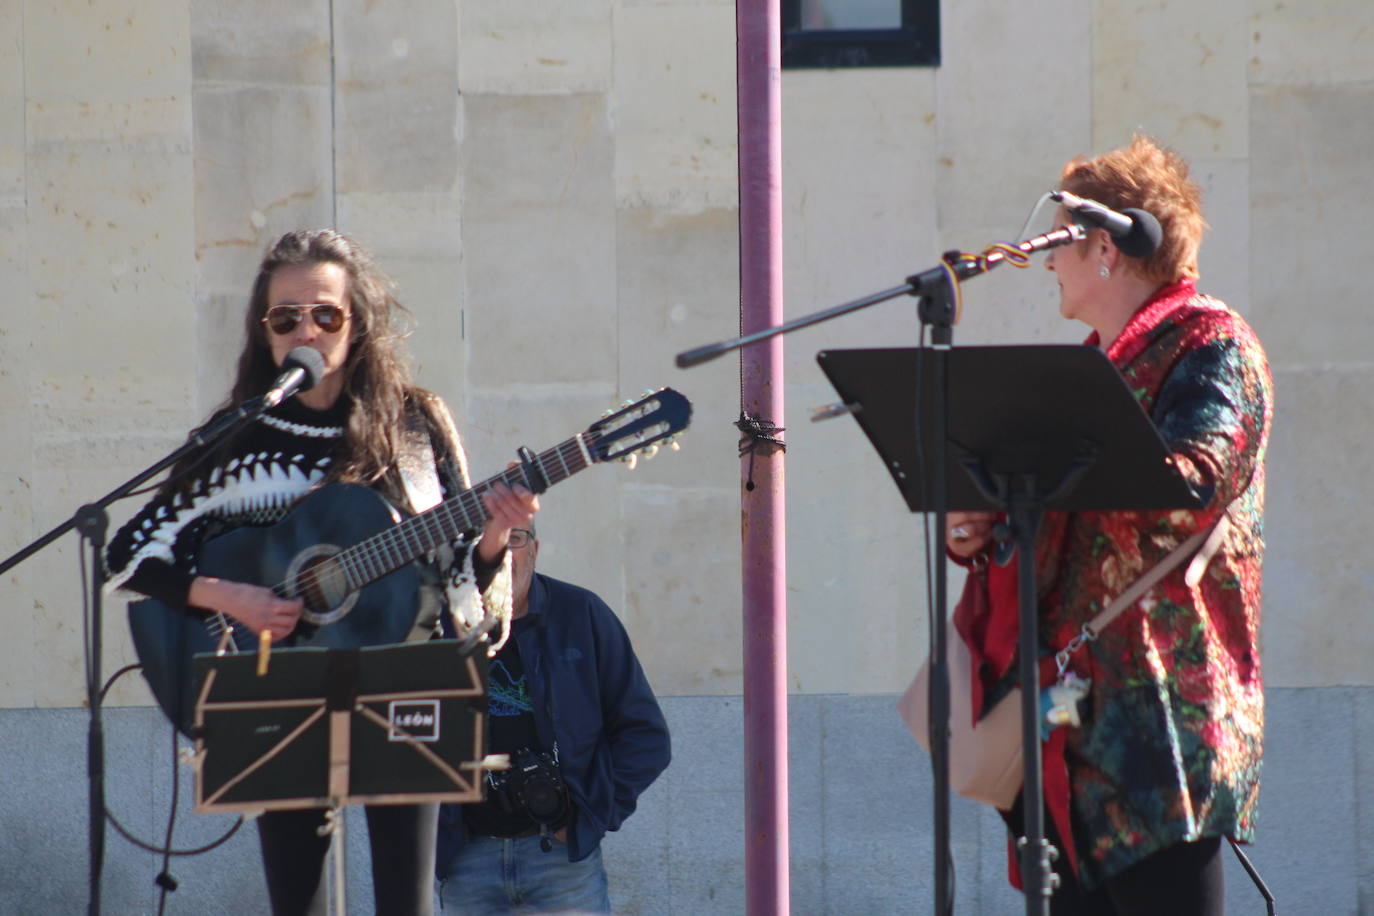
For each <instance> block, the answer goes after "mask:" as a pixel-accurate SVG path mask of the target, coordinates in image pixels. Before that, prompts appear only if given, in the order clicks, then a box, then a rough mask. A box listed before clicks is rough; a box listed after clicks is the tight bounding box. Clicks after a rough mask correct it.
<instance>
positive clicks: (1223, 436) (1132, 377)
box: [947, 135, 1273, 916]
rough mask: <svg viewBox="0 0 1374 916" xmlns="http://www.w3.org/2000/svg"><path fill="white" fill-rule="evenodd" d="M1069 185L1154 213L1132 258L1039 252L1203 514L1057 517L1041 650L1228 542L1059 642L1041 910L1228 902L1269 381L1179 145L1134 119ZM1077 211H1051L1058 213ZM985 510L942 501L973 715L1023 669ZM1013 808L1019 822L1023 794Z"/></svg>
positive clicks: (1210, 906)
mask: <svg viewBox="0 0 1374 916" xmlns="http://www.w3.org/2000/svg"><path fill="white" fill-rule="evenodd" d="M1061 188H1063V189H1064V190H1066V191H1069V192H1071V193H1072V194H1075V195H1077V196H1079V197H1084V198H1090V199H1092V200H1096V201H1098V202H1100V203H1102V204H1105V205H1106V206H1108V207H1111V208H1113V209H1115V210H1118V211H1121V210H1125V209H1129V208H1138V209H1141V210H1144V211H1146V212H1148V213H1150V214H1153V215H1154V216H1155V217H1156V218H1157V219H1158V220H1159V223H1160V227H1161V235H1162V238H1161V242H1160V245H1159V246H1158V248H1157V249H1156V250H1155V251H1154V252H1152V253H1150V254H1149V255H1148V256H1145V257H1130V256H1127V255H1125V254H1123V253H1122V252H1121V251H1120V250H1119V249H1118V248H1117V247H1116V245H1115V244H1114V242H1113V240H1112V238H1111V237H1110V236H1109V235H1108V234H1107V232H1106V231H1104V230H1103V229H1100V228H1091V227H1085V228H1086V229H1087V238H1086V239H1085V240H1084V241H1082V242H1080V243H1078V244H1076V245H1074V246H1073V247H1071V248H1061V249H1058V250H1056V251H1054V252H1052V253H1051V255H1050V257H1049V259H1048V261H1047V262H1046V267H1048V268H1049V269H1050V270H1051V271H1053V272H1054V273H1055V275H1056V277H1057V279H1058V282H1059V290H1060V298H1059V310H1060V314H1062V315H1063V316H1064V317H1065V318H1069V319H1073V320H1076V321H1081V322H1083V323H1085V324H1087V325H1088V326H1089V327H1091V328H1092V334H1091V335H1090V336H1089V337H1088V340H1087V341H1086V343H1087V345H1089V346H1096V347H1100V348H1102V349H1103V350H1105V351H1106V354H1107V356H1108V358H1109V359H1110V360H1111V361H1112V362H1113V363H1114V364H1115V365H1116V367H1117V368H1118V369H1119V370H1120V371H1121V373H1122V375H1123V376H1124V377H1125V379H1126V380H1127V382H1128V383H1129V386H1130V388H1131V390H1132V391H1133V392H1134V393H1135V395H1136V397H1137V398H1138V400H1139V401H1140V403H1141V405H1142V406H1143V407H1144V408H1145V410H1146V412H1147V413H1148V414H1149V415H1150V416H1151V418H1152V419H1153V421H1154V423H1155V425H1156V426H1157V427H1158V429H1159V431H1160V433H1161V435H1162V437H1163V438H1164V440H1165V442H1166V443H1168V446H1169V449H1170V451H1171V453H1172V457H1173V461H1174V464H1175V466H1176V467H1177V469H1178V470H1179V472H1180V473H1182V475H1183V476H1184V478H1185V480H1186V481H1187V483H1188V484H1189V486H1190V487H1191V488H1192V490H1193V492H1194V493H1195V494H1196V495H1197V496H1198V497H1199V498H1200V499H1201V501H1202V508H1200V509H1196V510H1174V511H1148V512H1146V511H1142V512H1075V513H1049V514H1047V516H1046V519H1045V523H1044V524H1043V525H1042V527H1041V530H1040V532H1039V533H1038V536H1037V543H1036V559H1035V569H1036V587H1037V592H1038V613H1039V621H1040V639H1041V645H1042V651H1043V652H1045V653H1049V654H1053V653H1054V652H1057V651H1059V650H1060V649H1063V648H1064V647H1066V646H1067V645H1068V644H1069V642H1070V641H1071V640H1072V639H1073V638H1074V637H1075V636H1077V635H1078V634H1079V633H1080V631H1081V630H1082V628H1083V625H1084V624H1085V623H1087V622H1088V621H1090V620H1092V619H1093V617H1094V616H1096V615H1097V614H1098V613H1099V612H1101V611H1102V610H1103V609H1104V608H1105V607H1107V606H1108V605H1109V604H1110V603H1111V602H1112V600H1113V599H1114V598H1115V597H1116V596H1118V595H1120V594H1121V593H1122V592H1124V591H1125V590H1126V589H1128V588H1129V587H1130V586H1131V584H1132V583H1133V582H1135V581H1136V580H1138V579H1140V578H1141V577H1142V576H1143V575H1144V574H1145V573H1146V572H1148V571H1149V570H1150V569H1151V568H1152V567H1154V566H1155V565H1156V564H1158V563H1159V562H1160V561H1161V560H1162V559H1163V558H1164V557H1165V556H1166V555H1168V554H1169V553H1170V552H1171V551H1172V550H1173V549H1174V548H1175V547H1177V546H1178V545H1180V544H1181V543H1183V542H1184V541H1186V540H1188V539H1189V538H1190V537H1191V536H1193V535H1194V534H1196V533H1198V532H1202V531H1207V530H1209V529H1212V528H1213V526H1217V530H1220V531H1221V532H1223V534H1224V536H1223V537H1222V538H1221V541H1220V546H1219V548H1218V549H1217V550H1216V552H1215V554H1214V555H1212V557H1211V559H1210V561H1209V562H1208V563H1207V565H1206V567H1205V570H1204V571H1203V574H1202V576H1201V579H1200V580H1197V581H1193V580H1191V579H1190V578H1188V577H1187V576H1186V575H1185V567H1187V566H1188V565H1189V564H1187V563H1183V564H1179V566H1178V567H1176V568H1174V569H1173V570H1172V571H1171V572H1169V573H1168V574H1167V575H1166V576H1165V577H1164V578H1163V579H1162V580H1161V581H1160V582H1159V583H1158V584H1157V585H1155V586H1154V587H1153V588H1151V589H1149V590H1147V591H1146V592H1145V594H1144V595H1143V596H1142V597H1141V598H1140V599H1139V600H1138V601H1136V602H1135V603H1134V604H1132V605H1131V606H1129V607H1128V608H1127V609H1126V610H1125V611H1124V612H1123V613H1122V614H1121V615H1120V616H1118V617H1117V618H1115V620H1114V621H1112V622H1111V623H1110V624H1109V625H1107V626H1106V627H1105V628H1104V629H1102V631H1101V632H1100V633H1099V635H1098V637H1097V638H1096V639H1094V640H1090V641H1087V642H1086V643H1085V644H1084V645H1083V646H1082V647H1081V648H1079V649H1078V650H1077V651H1075V652H1073V653H1072V655H1071V656H1070V659H1069V670H1070V671H1071V672H1072V673H1073V674H1074V675H1075V676H1076V677H1078V678H1080V679H1082V680H1083V681H1085V682H1088V683H1089V686H1088V688H1087V693H1086V696H1085V697H1084V698H1083V700H1082V701H1081V702H1080V703H1079V707H1078V714H1079V723H1078V724H1077V725H1064V726H1060V727H1057V728H1054V729H1053V730H1052V731H1051V732H1050V737H1049V740H1048V741H1046V742H1045V745H1044V753H1045V773H1044V795H1045V804H1046V809H1047V814H1048V816H1047V817H1046V819H1045V823H1046V826H1047V832H1048V833H1050V834H1051V835H1052V836H1051V841H1052V842H1054V844H1055V845H1056V846H1058V847H1059V849H1060V850H1061V852H1062V853H1064V855H1062V856H1061V858H1060V861H1059V866H1058V869H1059V871H1060V877H1061V881H1062V885H1061V887H1060V888H1059V890H1058V891H1056V893H1055V894H1054V896H1053V898H1052V899H1051V912H1052V913H1054V914H1057V916H1058V914H1104V916H1106V914H1113V916H1119V914H1136V913H1140V914H1145V913H1151V914H1156V913H1165V912H1167V913H1171V914H1185V913H1187V914H1202V916H1220V914H1221V913H1222V912H1223V910H1224V903H1223V896H1224V894H1223V884H1222V860H1221V858H1220V854H1219V853H1220V846H1221V840H1222V838H1223V837H1227V836H1229V837H1232V838H1234V839H1236V840H1238V841H1248V840H1250V839H1252V837H1253V834H1254V816H1255V805H1256V800H1257V798H1258V795H1259V771H1260V757H1261V751H1262V745H1263V726H1264V702H1263V691H1262V687H1261V682H1260V660H1259V617H1260V559H1261V554H1262V551H1263V535H1262V516H1263V508H1264V456H1265V450H1266V444H1267V442H1268V437H1269V428H1270V423H1271V420H1272V415H1273V387H1272V386H1273V383H1272V379H1271V377H1270V373H1269V367H1268V362H1267V360H1266V357H1265V354H1264V350H1263V348H1262V347H1261V346H1260V342H1259V340H1258V339H1257V338H1256V336H1255V334H1254V332H1253V331H1252V330H1251V329H1250V327H1249V326H1248V325H1247V324H1246V323H1245V321H1244V320H1243V319H1242V318H1241V317H1240V315H1238V314H1236V312H1234V311H1232V310H1231V309H1230V308H1228V307H1227V306H1226V305H1225V304H1224V303H1222V302H1220V301H1219V300H1217V299H1215V298H1212V297H1211V296H1207V295H1205V294H1203V293H1201V292H1199V291H1198V289H1197V286H1196V281H1197V277H1198V268H1197V254H1198V248H1199V245H1200V244H1201V240H1202V233H1203V231H1204V229H1205V228H1206V223H1205V222H1204V220H1203V217H1202V208H1201V194H1200V192H1199V190H1198V188H1197V186H1196V185H1195V184H1194V183H1193V181H1192V180H1191V179H1190V178H1189V176H1188V166H1187V164H1186V163H1185V162H1184V161H1183V160H1182V159H1181V158H1180V157H1179V156H1178V155H1177V154H1175V153H1174V152H1172V151H1171V150H1168V149H1165V148H1162V147H1161V146H1159V145H1158V144H1157V143H1155V142H1154V141H1153V140H1151V139H1150V138H1148V137H1144V136H1140V135H1137V136H1136V137H1134V138H1133V139H1132V141H1131V143H1130V144H1129V145H1127V146H1125V147H1123V148H1121V149H1117V150H1113V151H1112V152H1109V153H1106V154H1104V155H1101V156H1097V157H1095V158H1078V159H1074V160H1073V161H1071V162H1069V163H1068V164H1067V165H1066V166H1065V167H1064V171H1063V176H1062V182H1061ZM1073 218H1074V217H1073V214H1072V213H1070V212H1066V211H1064V210H1062V209H1061V211H1060V213H1059V222H1060V223H1061V224H1064V223H1067V222H1069V221H1071V220H1072V219H1073ZM995 521H996V519H995V518H994V517H993V516H991V515H989V514H986V513H951V514H950V517H949V525H948V531H947V545H948V548H949V550H950V552H951V554H952V555H953V556H954V557H955V558H956V559H957V560H960V561H962V562H965V563H969V564H971V566H972V567H973V570H972V571H971V572H970V580H971V584H970V586H969V587H970V588H979V587H982V588H987V589H988V590H989V592H988V594H989V597H990V598H991V610H990V611H989V616H990V617H991V618H993V619H992V620H982V621H979V622H978V623H977V625H976V626H973V627H967V628H961V629H962V630H963V631H964V632H976V633H978V634H980V636H979V639H980V641H981V644H980V645H972V646H970V649H971V652H972V654H973V656H974V658H975V659H978V660H980V662H981V665H980V666H979V674H978V677H979V678H980V682H981V683H980V685H979V686H980V688H981V690H980V691H979V692H980V694H981V696H982V697H984V698H986V702H985V703H984V709H985V710H986V709H987V708H988V705H989V704H990V703H991V702H993V701H995V700H996V699H997V698H999V697H1000V696H1003V695H1005V693H1006V690H1007V688H1008V687H1009V686H1010V685H1011V683H1012V682H1014V680H1015V677H1016V658H1015V632H1016V624H1015V620H1016V606H1015V595H1016V591H1015V566H1014V563H1013V564H1010V565H1007V566H999V565H998V564H997V563H995V562H989V549H990V547H991V543H992V527H993V523H994V522H995ZM956 616H957V615H956ZM1050 667H1051V668H1052V667H1053V666H1052V665H1051V666H1050ZM955 689H959V685H955ZM1008 820H1009V822H1010V823H1011V824H1012V827H1013V829H1014V830H1016V829H1017V828H1018V827H1019V823H1020V802H1019V801H1018V802H1017V806H1016V809H1015V810H1013V811H1012V812H1009V816H1008ZM1013 867H1015V863H1014V862H1013Z"/></svg>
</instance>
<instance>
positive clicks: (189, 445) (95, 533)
mask: <svg viewBox="0 0 1374 916" xmlns="http://www.w3.org/2000/svg"><path fill="white" fill-rule="evenodd" d="M269 406H271V405H270V404H269V403H268V401H267V399H265V398H252V399H250V400H248V401H245V402H244V403H243V404H241V405H239V406H238V407H237V408H235V409H234V410H232V411H230V412H229V413H226V414H225V415H224V416H222V417H220V418H218V419H217V420H215V421H214V422H213V423H211V424H207V425H206V426H205V427H203V428H201V429H197V430H193V431H192V432H191V435H190V436H189V437H188V438H187V440H186V443H185V444H184V445H182V446H181V447H180V448H178V449H177V450H176V451H174V452H172V453H171V454H169V455H168V456H167V457H165V458H163V459H162V460H160V461H158V462H157V463H156V464H153V465H152V466H151V467H149V468H148V469H147V470H144V471H142V472H140V473H139V474H137V475H136V476H134V477H132V478H130V479H129V480H128V481H126V482H125V483H123V484H121V485H119V486H118V487H116V488H115V489H114V490H111V491H110V492H109V493H107V494H105V495H104V496H102V497H101V498H100V499H98V500H96V501H95V502H93V503H87V504H86V505H84V506H82V507H81V508H79V509H77V510H76V514H75V515H73V516H72V517H71V518H69V519H68V520H67V521H65V522H63V523H62V524H60V525H58V526H57V527H56V528H54V529H52V530H51V531H49V532H48V533H47V534H45V535H43V536H42V537H40V538H38V539H37V540H36V541H33V542H32V543H30V544H29V545H28V546H27V547H25V548H23V549H22V550H20V551H19V552H18V553H16V554H14V555H13V556H10V557H9V558H7V559H6V560H4V561H3V562H0V575H2V574H4V573H5V572H7V571H8V570H10V569H12V568H13V567H15V566H18V565H19V564H20V563H22V562H24V561H25V560H27V559H28V558H29V557H31V556H32V555H33V554H35V553H37V552H38V551H40V550H42V549H43V548H44V547H46V546H48V545H49V544H51V543H52V542H53V541H55V540H57V539H58V538H59V537H61V536H62V535H64V534H66V533H67V532H68V531H71V530H72V529H76V532H77V535H78V536H79V537H80V538H81V540H82V541H84V542H86V543H88V544H89V545H90V552H91V588H90V596H89V601H90V608H91V619H90V621H89V624H88V625H89V627H90V629H89V631H88V636H89V650H88V651H89V655H88V657H87V659H86V698H87V704H88V705H89V706H90V710H91V722H90V727H89V730H88V733H87V741H86V767H87V772H88V775H89V782H90V793H89V794H90V827H89V830H90V871H91V874H90V902H89V905H88V908H87V913H89V914H90V916H98V914H99V913H100V875H101V871H102V869H103V868H104V864H105V733H104V728H103V726H102V724H101V719H100V702H101V701H100V688H101V683H100V660H101V654H100V653H101V630H102V626H103V624H102V619H101V618H102V605H101V598H102V594H103V592H104V588H105V556H104V554H105V532H106V530H107V529H108V528H109V524H110V516H109V513H108V512H107V511H106V507H107V506H109V505H110V504H111V503H113V502H115V501H117V500H120V499H123V498H124V497H125V496H128V495H129V494H130V493H131V492H132V491H134V490H135V489H137V488H138V487H140V486H141V485H142V484H143V483H144V482H146V481H148V480H150V479H152V478H153V477H155V476H157V475H158V474H160V473H162V471H164V470H165V469H167V468H169V467H171V466H172V465H174V464H175V463H176V462H178V461H180V460H181V459H182V458H183V457H185V456H186V455H189V454H190V453H191V452H192V451H194V450H196V449H198V448H201V447H203V446H205V445H208V444H210V443H212V442H214V441H215V440H217V439H220V438H222V437H223V436H225V435H226V434H228V433H229V432H231V431H233V430H235V429H238V428H239V427H241V426H243V425H245V424H247V423H249V422H251V421H252V420H255V419H257V417H259V416H261V415H262V413H263V412H264V411H266V410H267V409H268V407H269Z"/></svg>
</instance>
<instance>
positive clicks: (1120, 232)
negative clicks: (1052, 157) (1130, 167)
mask: <svg viewBox="0 0 1374 916" xmlns="http://www.w3.org/2000/svg"><path fill="white" fill-rule="evenodd" d="M1050 197H1051V198H1053V199H1054V200H1057V201H1059V203H1060V204H1061V205H1062V206H1063V207H1064V209H1065V210H1068V211H1069V212H1070V213H1073V214H1075V215H1076V216H1078V217H1080V218H1082V220H1083V221H1084V222H1087V223H1091V224H1092V225H1094V226H1097V227H1099V228H1101V229H1105V230H1107V234H1108V235H1110V236H1111V237H1112V244H1114V245H1116V247H1117V248H1118V249H1120V251H1121V253H1122V254H1124V255H1129V256H1130V257H1133V258H1144V257H1148V256H1150V255H1152V254H1154V252H1155V250H1156V249H1157V248H1159V243H1160V241H1161V240H1162V239H1163V236H1164V233H1163V230H1162V229H1160V227H1159V220H1157V219H1155V218H1154V216H1153V215H1151V214H1149V213H1146V212H1145V211H1144V210H1139V209H1137V208H1135V207H1131V208H1129V209H1126V210H1122V211H1121V212H1120V213H1118V212H1117V211H1115V210H1113V209H1112V208H1111V207H1108V206H1106V205H1104V204H1100V203H1098V202H1097V201H1095V200H1088V199H1087V198H1084V197H1079V196H1078V195H1076V194H1071V193H1069V192H1068V191H1051V192H1050Z"/></svg>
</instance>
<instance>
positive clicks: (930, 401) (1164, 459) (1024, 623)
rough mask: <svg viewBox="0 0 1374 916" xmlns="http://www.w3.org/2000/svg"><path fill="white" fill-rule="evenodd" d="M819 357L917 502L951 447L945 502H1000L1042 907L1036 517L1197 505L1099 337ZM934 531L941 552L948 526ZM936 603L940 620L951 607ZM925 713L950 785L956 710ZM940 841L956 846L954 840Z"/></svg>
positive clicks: (1031, 884)
mask: <svg viewBox="0 0 1374 916" xmlns="http://www.w3.org/2000/svg"><path fill="white" fill-rule="evenodd" d="M816 359H817V362H818V363H819V364H820V366H821V369H822V370H824V372H825V373H826V375H827V376H828V377H829V379H830V381H831V384H833V385H834V387H835V390H836V391H837V392H839V394H840V397H841V398H842V399H843V401H844V405H845V408H846V409H847V411H848V412H850V413H853V415H854V417H855V419H856V420H857V421H858V423H859V426H860V427H861V428H862V429H863V431H864V433H865V434H866V435H867V436H868V438H869V441H871V442H872V443H873V446H874V448H875V449H876V450H877V452H878V454H879V456H880V457H881V458H882V459H883V463H884V465H885V466H886V467H887V470H888V473H889V474H890V475H891V476H892V479H893V482H894V483H896V484H897V488H898V489H899V490H900V491H901V493H902V497H903V498H904V499H905V501H906V504H907V506H908V508H910V509H911V511H913V512H927V511H934V510H935V508H936V503H937V502H939V500H938V499H937V494H936V493H935V492H934V489H935V484H934V482H933V480H932V477H931V469H932V468H933V466H934V465H935V464H936V457H937V455H938V454H939V450H941V449H943V450H944V453H945V455H946V456H947V459H948V462H949V466H951V467H956V466H957V467H961V468H962V469H963V471H962V472H953V473H951V474H950V475H949V476H948V478H947V483H946V491H947V493H946V496H947V498H948V501H947V502H946V503H944V508H946V509H952V510H966V511H970V510H993V511H1001V512H1004V513H1006V516H1007V521H1008V523H1009V525H1010V528H1011V537H1012V540H1013V541H1014V543H1015V544H1016V548H1017V549H1016V555H1017V587H1018V593H1019V595H1018V599H1019V600H1018V603H1019V620H1020V636H1019V644H1018V656H1019V661H1020V665H1019V669H1018V676H1019V680H1020V683H1021V688H1022V692H1021V700H1022V705H1021V715H1022V721H1021V724H1022V751H1023V754H1024V772H1025V783H1024V789H1023V793H1024V794H1023V805H1022V808H1023V812H1024V824H1023V827H1024V832H1025V836H1024V837H1023V838H1022V842H1021V844H1020V846H1021V873H1022V876H1023V884H1024V887H1025V892H1026V905H1027V912H1028V913H1029V914H1039V913H1043V912H1044V911H1045V908H1046V904H1047V901H1048V898H1049V896H1050V895H1051V894H1052V893H1053V882H1052V881H1051V880H1050V877H1049V876H1050V874H1051V869H1050V861H1051V856H1050V852H1049V848H1048V844H1047V843H1046V841H1045V831H1044V809H1043V796H1042V791H1041V749H1040V723H1039V718H1040V695H1039V694H1040V692H1039V657H1040V646H1039V632H1038V618H1037V608H1036V603H1035V594H1036V593H1035V562H1034V561H1035V549H1034V548H1035V537H1036V533H1037V532H1038V530H1039V527H1040V521H1041V519H1042V518H1043V516H1044V513H1045V512H1046V511H1047V510H1052V509H1053V510H1061V511H1082V510H1128V509H1173V508H1196V507H1198V506H1199V505H1200V501H1199V500H1198V498H1197V497H1196V496H1195V495H1194V494H1193V492H1192V491H1191V489H1189V487H1188V485H1187V483H1186V482H1185V481H1184V480H1183V478H1182V476H1181V475H1180V474H1179V473H1178V470H1177V469H1176V468H1175V467H1174V466H1173V463H1172V459H1171V458H1170V457H1169V449H1168V447H1167V446H1166V445H1165V443H1164V441H1163V439H1162V438H1161V437H1160V435H1159V432H1158V430H1157V429H1155V426H1154V424H1153V423H1152V422H1151V421H1150V418H1149V417H1148V416H1146V414H1145V412H1144V410H1143V409H1142V408H1141V406H1140V404H1139V402H1138V401H1137V400H1136V398H1135V395H1134V394H1132V393H1131V390H1130V388H1129V387H1128V386H1127V384H1126V381H1125V379H1123V378H1122V376H1121V374H1120V373H1119V372H1118V371H1117V369H1116V367H1115V366H1113V365H1112V363H1111V362H1110V361H1109V360H1108V359H1107V357H1106V355H1105V354H1104V353H1103V352H1102V351H1101V350H1098V349H1096V348H1094V347H1087V346H1057V345H1056V346H1021V347H1006V346H997V347H955V348H951V349H949V350H947V351H946V353H945V354H944V358H943V359H940V360H937V359H935V358H934V357H933V356H932V355H931V354H930V353H928V352H927V351H926V350H924V349H921V348H894V349H855V350H823V351H821V352H820V353H818V354H817V356H816ZM941 366H943V367H944V371H945V372H946V373H947V376H946V379H945V380H944V381H945V382H947V388H944V389H943V390H948V391H949V392H951V394H950V403H949V404H948V405H942V404H937V403H935V401H936V398H935V394H934V393H935V392H936V391H937V390H942V386H940V385H937V384H936V382H937V379H936V378H935V375H934V373H936V372H937V371H940V367H941ZM946 408H948V409H947V410H946ZM938 411H945V413H944V416H946V417H947V435H946V437H945V441H944V442H943V443H941V442H938V441H936V436H935V434H934V429H935V428H936V424H934V423H933V422H931V419H930V418H932V417H935V416H936V414H937V412H938ZM938 537H939V538H940V539H941V548H942V552H943V542H944V532H943V531H941V532H939V533H938ZM940 574H941V575H943V564H941V567H940ZM931 613H932V614H939V615H941V618H943V616H944V614H945V613H946V609H945V608H932V609H931ZM956 638H957V637H956ZM937 665H938V668H937ZM937 670H938V671H939V672H940V675H939V676H940V677H945V676H946V675H945V674H944V672H945V666H944V660H943V659H935V658H932V659H931V673H932V678H931V696H932V707H934V706H935V699H934V698H935V696H936V694H937V691H939V690H941V689H942V688H941V687H939V686H937V684H936V677H937V674H936V672H937ZM942 683H944V684H945V686H944V689H947V682H942ZM946 695H947V694H946ZM946 710H947V705H945V706H942V709H941V711H942V712H944V711H946ZM930 723H931V732H932V734H931V736H930V743H931V756H932V760H933V762H934V765H935V766H936V767H937V768H946V769H942V770H941V773H940V774H939V775H937V778H936V781H935V782H936V786H937V791H942V789H941V787H945V786H947V785H948V781H947V779H944V778H942V777H943V774H944V772H947V767H948V755H947V750H946V749H947V747H948V737H947V732H948V721H944V722H938V721H937V716H936V715H934V714H932V715H931V718H930ZM939 807H940V800H938V799H937V811H938V810H939ZM936 842H937V843H948V837H937V840H936ZM945 877H946V876H944V875H938V876H937V878H936V880H937V881H944V880H945ZM1037 890H1038V893H1037Z"/></svg>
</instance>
